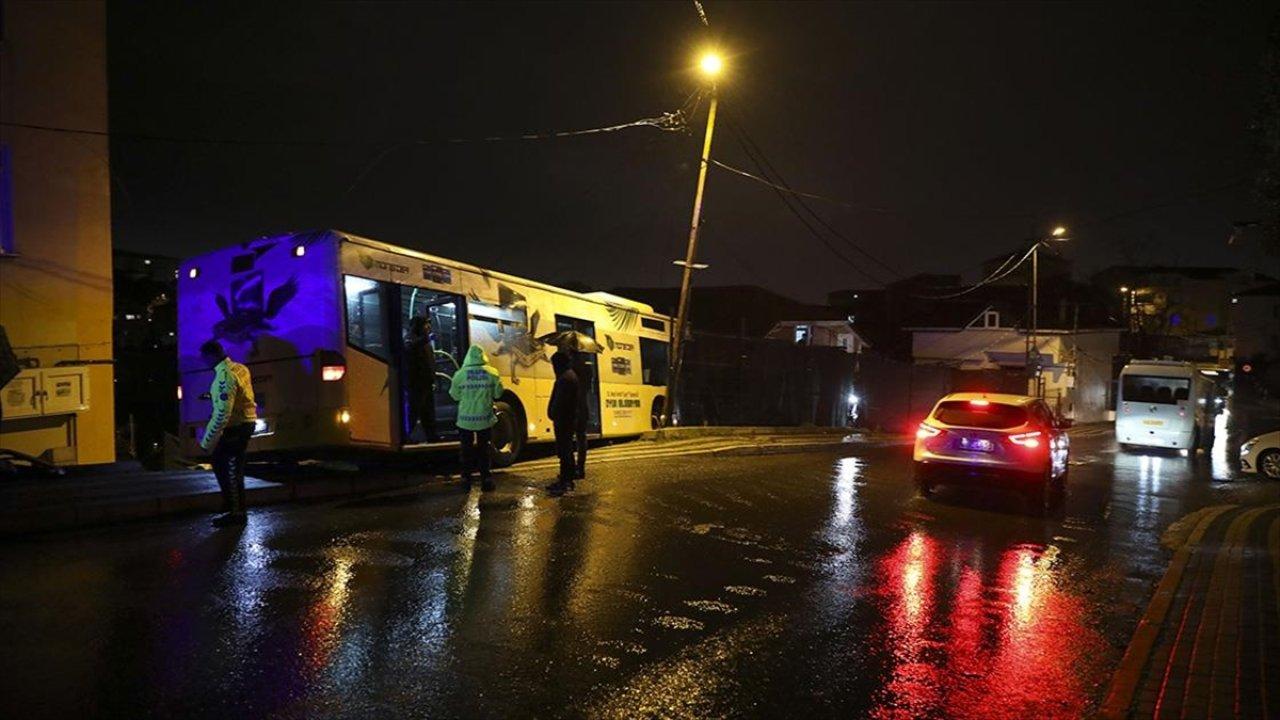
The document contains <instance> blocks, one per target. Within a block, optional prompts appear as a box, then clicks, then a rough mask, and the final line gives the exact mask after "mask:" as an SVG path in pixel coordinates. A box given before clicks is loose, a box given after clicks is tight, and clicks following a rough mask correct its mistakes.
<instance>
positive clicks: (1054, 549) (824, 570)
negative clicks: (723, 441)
mask: <svg viewBox="0 0 1280 720" xmlns="http://www.w3.org/2000/svg"><path fill="white" fill-rule="evenodd" d="M909 459H910V458H909V447H908V446H907V445H904V444H897V445H861V446H855V447H851V448H847V449H845V450H844V451H842V452H836V451H832V452H822V453H807V454H802V455H775V456H763V457H744V458H720V459H709V458H707V457H696V458H680V457H672V458H667V459H649V460H645V461H644V462H643V463H637V464H635V465H632V464H630V463H611V464H606V465H601V466H599V467H598V468H596V469H595V470H593V471H592V477H591V478H590V479H589V480H588V481H587V482H586V483H585V484H583V485H580V488H581V489H580V490H579V491H578V492H576V493H575V494H573V495H571V496H568V497H565V498H563V499H560V500H555V499H552V498H548V497H546V496H545V495H544V494H543V493H542V492H541V490H540V486H541V484H542V483H544V482H546V481H548V480H549V475H548V474H547V473H546V472H541V473H528V472H520V471H519V470H516V471H514V472H508V473H507V474H505V475H504V476H503V477H502V479H501V481H500V486H499V490H498V491H497V492H495V493H492V494H487V495H483V496H482V495H481V494H480V493H479V492H474V493H472V494H470V495H466V494H463V493H462V492H461V491H460V489H458V488H457V487H456V486H453V487H443V488H442V487H435V488H432V489H429V490H425V491H419V492H399V493H393V494H388V495H384V496H380V497H374V498H365V499H360V500H351V501H340V502H328V503H321V504H311V505H295V506H288V507H280V508H275V509H270V510H265V511H261V512H257V513H255V514H254V515H253V517H252V518H251V522H250V524H249V527H248V528H247V529H245V530H243V531H230V530H214V529H212V528H210V527H208V525H207V521H206V519H204V518H185V519H181V520H171V521H161V522H152V523H148V524H141V525H133V526H126V527H117V528H109V529H103V530H99V531H87V532H80V533H77V534H74V535H59V536H47V537H38V538H30V539H26V540H22V541H16V542H7V543H5V544H3V545H0V623H3V626H2V627H0V637H2V638H3V648H2V651H0V684H2V685H3V692H0V716H4V717H24V718H26V717H93V716H113V717H146V716H157V717H174V716H184V717H283V718H303V717H305V718H314V717H392V716H398V717H528V716H539V717H558V716H570V717H577V716H582V717H633V716H655V717H724V716H744V717H758V716H780V715H798V716H803V717H813V716H837V715H838V716H842V717H876V718H887V717H960V718H966V717H973V718H976V717H1008V718H1026V717H1076V716H1079V715H1082V714H1085V713H1087V712H1088V711H1089V710H1090V709H1092V708H1093V706H1094V705H1095V703H1097V702H1098V700H1099V698H1100V695H1101V694H1102V692H1103V691H1104V689H1105V684H1106V682H1107V681H1108V679H1109V677H1110V672H1111V670H1112V668H1113V667H1114V666H1115V664H1116V663H1117V662H1118V660H1119V657H1120V655H1121V654H1122V653H1123V650H1124V646H1125V644H1126V643H1127V642H1128V639H1129V637H1130V635H1131V634H1132V632H1133V629H1134V626H1135V624H1136V622H1137V618H1138V616H1139V615H1140V614H1141V612H1142V610H1143V608H1144V606H1145V605H1146V603H1147V601H1148V600H1149V598H1150V594H1151V591H1152V588H1153V585H1154V583H1155V582H1156V581H1157V580H1158V579H1159V577H1160V575H1161V574H1162V573H1163V571H1164V567H1165V564H1166V561H1167V558H1168V553H1167V551H1165V550H1164V549H1162V548H1161V546H1160V544H1159V536H1160V534H1161V532H1162V531H1163V530H1164V529H1165V528H1166V527H1167V526H1168V525H1169V524H1170V523H1171V522H1173V521H1174V520H1176V519H1178V518H1179V517H1181V516H1182V515H1184V514H1186V513H1188V512H1190V511H1192V510H1195V509H1197V508H1199V507H1203V506H1205V505H1212V504H1218V503H1224V502H1239V503H1257V502H1275V501H1276V500H1277V499H1278V498H1280V483H1265V482H1260V481H1257V480H1239V479H1237V480H1230V479H1227V478H1229V476H1230V474H1231V473H1230V471H1229V469H1228V467H1227V462H1226V459H1225V458H1224V457H1222V456H1221V455H1220V454H1219V455H1218V457H1217V458H1208V459H1206V458H1201V459H1199V460H1195V461H1192V460H1188V459H1185V458H1179V457H1177V456H1175V455H1164V456H1139V455H1123V454H1122V455H1117V454H1116V452H1115V447H1114V443H1113V442H1112V440H1111V439H1110V437H1109V435H1100V434H1096V433H1095V434H1093V435H1092V436H1090V435H1089V433H1088V432H1087V431H1084V432H1082V434H1081V436H1080V437H1077V438H1076V439H1075V441H1074V446H1073V461H1074V462H1075V463H1076V464H1075V466H1074V467H1073V468H1072V471H1071V480H1070V484H1069V489H1068V496H1067V500H1066V505H1065V507H1064V509H1063V510H1062V511H1061V512H1060V513H1059V514H1058V516H1056V517H1050V518H1039V517H1035V516H1033V515H1031V514H1029V513H1028V512H1027V510H1026V509H1025V507H1024V506H1023V504H1022V501H1021V500H1019V499H1017V498H1015V497H1012V496H1007V495H1003V494H999V493H990V494H987V493H974V492H946V491H944V492H942V493H941V494H940V496H939V498H938V499H937V500H936V501H934V500H925V499H923V498H920V497H917V496H916V494H915V492H914V490H913V488H912V487H911V485H910V483H909V481H908V476H909V468H908V466H909ZM1215 474H1216V475H1217V476H1218V479H1216V480H1215V479H1213V476H1214V475H1215Z"/></svg>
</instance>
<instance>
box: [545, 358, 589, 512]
mask: <svg viewBox="0 0 1280 720" xmlns="http://www.w3.org/2000/svg"><path fill="white" fill-rule="evenodd" d="M551 367H552V368H553V369H554V370H555V373H556V384H555V385H554V386H552V388H551V401H550V402H548V403H547V417H549V418H551V425H552V427H553V428H554V430H555V437H556V456H558V457H559V458H560V475H559V477H558V478H556V481H555V482H554V483H551V484H550V485H548V486H547V490H548V491H549V492H550V493H551V494H552V495H555V496H560V495H563V494H565V493H566V492H568V491H570V490H572V489H573V488H574V482H573V481H574V478H576V477H577V466H576V465H575V464H574V460H573V437H574V433H575V432H576V431H577V428H578V408H579V401H578V396H579V395H580V394H581V392H582V386H581V383H580V382H579V381H578V374H577V373H575V372H574V371H573V358H572V357H571V356H570V355H569V351H567V350H557V351H556V353H555V354H554V355H552V356H551Z"/></svg>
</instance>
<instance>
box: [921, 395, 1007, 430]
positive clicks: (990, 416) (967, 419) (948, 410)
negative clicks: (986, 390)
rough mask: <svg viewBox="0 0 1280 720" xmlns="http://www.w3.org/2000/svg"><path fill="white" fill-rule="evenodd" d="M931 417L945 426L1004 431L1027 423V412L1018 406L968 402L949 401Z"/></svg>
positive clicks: (940, 406) (939, 407)
mask: <svg viewBox="0 0 1280 720" xmlns="http://www.w3.org/2000/svg"><path fill="white" fill-rule="evenodd" d="M933 417H934V418H935V419H936V420H937V421H938V422H941V423H946V424H947V425H960V426H963V427H975V428H985V429H987V430H1005V429H1007V428H1012V427H1018V426H1019V425H1022V424H1024V423H1026V422H1027V410H1026V408H1023V407H1021V406H1018V405H1002V404H1000V403H996V402H993V403H990V404H988V405H975V404H973V403H971V402H969V401H968V400H949V401H947V402H944V403H942V404H941V405H939V406H938V409H937V410H936V411H935V412H934V413H933Z"/></svg>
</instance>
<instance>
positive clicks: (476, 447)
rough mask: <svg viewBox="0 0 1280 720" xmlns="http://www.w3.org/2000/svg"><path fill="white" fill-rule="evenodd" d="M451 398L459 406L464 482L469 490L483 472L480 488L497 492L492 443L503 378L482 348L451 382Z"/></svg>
mask: <svg viewBox="0 0 1280 720" xmlns="http://www.w3.org/2000/svg"><path fill="white" fill-rule="evenodd" d="M449 397H451V398H453V399H454V400H455V401H457V403H458V423H457V425H458V438H459V440H461V441H462V480H463V482H464V483H465V485H466V488H467V489H468V490H470V489H471V483H472V481H473V480H474V478H475V473H476V472H477V471H479V473H480V489H481V490H484V491H485V492H488V491H489V490H492V489H493V477H492V475H491V474H490V471H489V467H490V458H489V451H490V447H489V446H490V443H491V441H492V437H493V426H494V424H495V423H496V422H498V416H497V415H496V414H495V413H494V412H493V402H494V401H495V400H497V399H498V398H500V397H502V378H501V377H499V375H498V371H497V369H496V368H494V367H493V366H492V365H490V364H489V356H488V355H486V354H485V352H484V349H483V348H481V347H480V346H479V345H472V346H471V349H469V350H467V357H466V359H465V360H463V361H462V367H460V368H458V371H457V372H456V373H454V374H453V380H452V382H450V383H449Z"/></svg>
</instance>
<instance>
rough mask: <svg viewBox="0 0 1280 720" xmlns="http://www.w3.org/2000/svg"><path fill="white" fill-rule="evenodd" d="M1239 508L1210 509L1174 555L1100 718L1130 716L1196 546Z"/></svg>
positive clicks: (1129, 649) (1112, 686)
mask: <svg viewBox="0 0 1280 720" xmlns="http://www.w3.org/2000/svg"><path fill="white" fill-rule="evenodd" d="M1236 507H1237V506H1236V505H1221V506H1218V507H1214V508H1212V509H1209V510H1208V511H1207V512H1205V516H1204V517H1202V518H1201V519H1200V522H1198V523H1196V527H1195V529H1194V530H1192V531H1191V535H1190V536H1188V537H1187V540H1186V542H1184V543H1183V544H1182V546H1181V547H1180V548H1178V551H1177V552H1175V553H1174V555H1173V560H1171V561H1170V562H1169V569H1168V570H1166V571H1165V574H1164V577H1163V578H1161V579H1160V584H1159V585H1157V586H1156V591H1155V594H1154V595H1153V596H1152V598H1151V602H1150V603H1149V604H1148V605H1147V609H1146V612H1144V613H1143V615H1142V618H1141V619H1140V620H1138V627H1137V629H1136V630H1134V631H1133V639H1132V640H1130V641H1129V647H1127V648H1125V651H1124V657H1122V658H1121V659H1120V665H1119V666H1118V667H1117V668H1116V672H1115V676H1114V677H1112V679H1111V690H1110V691H1109V692H1108V693H1107V697H1106V699H1105V700H1103V702H1102V709H1101V710H1100V711H1099V713H1098V715H1099V717H1103V718H1123V717H1125V716H1126V715H1127V714H1128V711H1129V705H1130V704H1131V703H1132V702H1133V696H1134V693H1135V692H1137V689H1138V681H1139V680H1141V678H1142V670H1143V668H1145V667H1146V664H1147V660H1148V659H1149V658H1150V656H1151V650H1152V648H1153V647H1155V641H1156V638H1157V636H1159V634H1160V626H1161V624H1162V623H1163V622H1164V618H1165V615H1167V614H1168V612H1169V606H1170V605H1172V604H1173V598H1174V595H1175V594H1176V593H1177V590H1178V584H1179V583H1180V582H1181V581H1182V573H1183V572H1184V571H1185V570H1186V568H1187V562H1188V561H1189V560H1190V559H1191V555H1192V554H1193V553H1194V552H1195V549H1196V546H1197V545H1199V544H1200V540H1201V539H1202V538H1203V537H1204V535H1205V533H1206V532H1208V531H1209V526H1210V525H1212V524H1213V521H1214V520H1217V519H1218V517H1220V516H1221V515H1222V514H1223V513H1225V512H1227V511H1229V510H1232V509H1234V508H1236Z"/></svg>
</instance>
